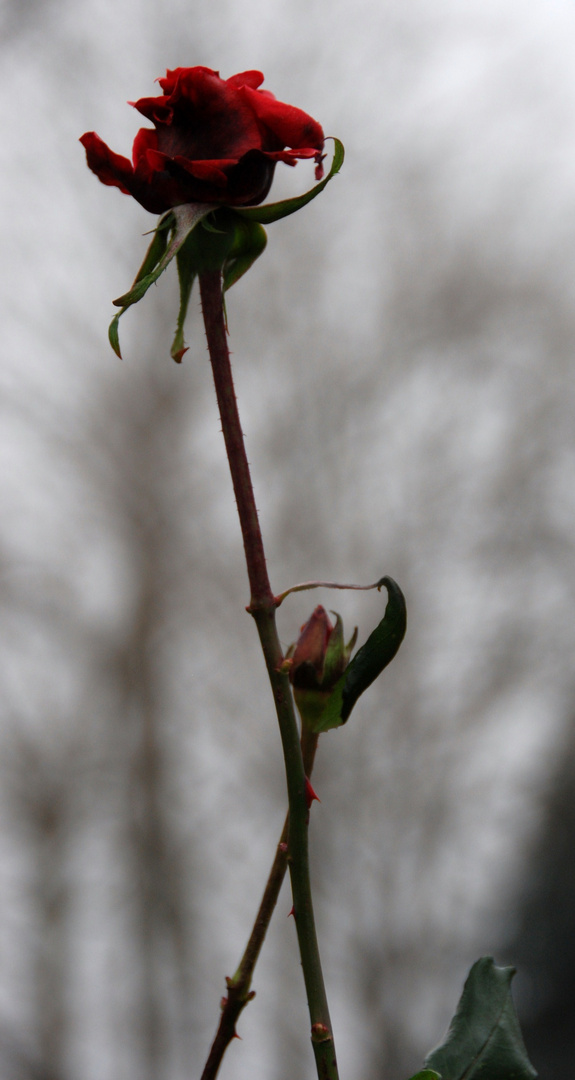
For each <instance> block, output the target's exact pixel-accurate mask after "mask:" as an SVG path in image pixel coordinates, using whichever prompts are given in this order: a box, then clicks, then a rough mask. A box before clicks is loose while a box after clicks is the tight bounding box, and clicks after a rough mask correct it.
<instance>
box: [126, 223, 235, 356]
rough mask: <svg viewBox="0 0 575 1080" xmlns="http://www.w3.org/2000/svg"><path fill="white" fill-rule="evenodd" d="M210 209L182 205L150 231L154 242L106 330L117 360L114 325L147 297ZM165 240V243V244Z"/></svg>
mask: <svg viewBox="0 0 575 1080" xmlns="http://www.w3.org/2000/svg"><path fill="white" fill-rule="evenodd" d="M213 209H214V208H213V205H208V204H206V203H186V204H184V205H183V206H175V207H174V208H173V209H172V210H168V212H167V214H164V216H163V217H162V218H160V221H159V222H158V226H157V228H156V229H155V230H154V238H153V240H152V242H151V244H150V246H149V248H148V250H147V252H146V256H145V259H144V261H143V263H142V265H141V267H140V269H139V270H138V273H137V274H136V278H135V280H134V284H133V285H132V288H131V289H129V291H128V292H127V293H124V295H123V296H119V297H118V299H117V300H114V301H113V303H114V306H115V307H119V308H121V311H119V312H118V314H117V315H115V316H114V318H113V319H112V322H111V323H110V329H109V330H108V337H109V339H110V344H111V346H112V348H113V350H114V352H115V353H116V354H117V356H119V357H120V358H121V356H122V354H121V352H120V342H119V338H118V323H119V320H120V318H121V316H122V315H123V314H124V312H125V311H126V309H127V308H129V307H131V305H132V304H137V303H138V301H139V300H141V299H142V297H143V296H144V295H145V294H146V293H147V291H148V289H149V288H150V286H151V285H153V284H154V282H155V281H157V280H158V278H159V276H160V274H162V273H163V272H164V270H165V269H166V267H167V266H168V264H169V263H170V262H171V261H172V259H173V258H174V255H177V253H178V251H179V250H180V248H181V247H182V245H183V244H184V243H185V241H186V240H187V238H188V236H189V235H190V233H191V232H192V230H193V229H195V227H196V225H197V224H198V222H200V221H201V220H202V218H204V217H205V216H206V214H209V213H211V211H212V210H213ZM168 238H169V243H168Z"/></svg>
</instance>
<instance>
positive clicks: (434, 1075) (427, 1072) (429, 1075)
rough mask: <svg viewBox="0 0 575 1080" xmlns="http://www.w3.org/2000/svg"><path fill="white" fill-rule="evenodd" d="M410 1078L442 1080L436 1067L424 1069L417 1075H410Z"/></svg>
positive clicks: (411, 1079) (412, 1079) (414, 1079)
mask: <svg viewBox="0 0 575 1080" xmlns="http://www.w3.org/2000/svg"><path fill="white" fill-rule="evenodd" d="M409 1080H441V1076H440V1074H439V1073H438V1072H435V1070H434V1069H422V1070H421V1072H418V1073H416V1074H415V1076H410V1078H409Z"/></svg>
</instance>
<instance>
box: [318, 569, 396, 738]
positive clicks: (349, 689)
mask: <svg viewBox="0 0 575 1080" xmlns="http://www.w3.org/2000/svg"><path fill="white" fill-rule="evenodd" d="M382 585H385V588H386V589H387V595H388V600H387V606H386V608H385V615H384V616H383V619H382V620H381V622H380V623H379V625H378V626H376V628H375V630H374V631H373V633H371V634H370V635H369V637H368V639H367V641H366V642H365V645H362V647H361V649H358V651H357V652H356V654H355V656H354V657H353V659H352V660H351V662H350V663H349V665H348V666H347V668H346V669H345V671H344V673H343V675H342V676H341V679H339V680H338V682H336V684H335V686H334V688H333V691H332V693H331V696H330V698H329V701H328V703H327V705H326V707H325V709H324V710H323V712H322V713H321V716H320V717H319V719H318V720H317V721H316V722H315V724H314V726H313V728H312V730H313V731H315V732H322V731H329V730H330V729H331V728H335V727H341V725H342V724H345V722H346V720H347V719H348V718H349V715H350V713H351V710H352V709H353V707H354V705H355V703H356V701H357V699H358V698H359V697H360V696H361V694H363V692H364V690H367V688H368V686H371V684H372V682H373V681H374V680H375V679H377V677H378V675H381V672H382V671H383V670H384V668H386V667H387V665H388V664H390V663H391V661H392V660H393V658H394V656H395V655H396V653H397V650H398V649H399V646H400V645H401V642H402V641H403V638H404V636H405V630H406V626H407V612H406V607H405V597H404V595H403V593H402V591H401V589H400V587H399V585H398V584H397V582H396V581H394V580H393V578H390V577H384V578H382V579H381V581H380V582H379V587H380V588H381V586H382Z"/></svg>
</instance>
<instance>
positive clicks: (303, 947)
mask: <svg viewBox="0 0 575 1080" xmlns="http://www.w3.org/2000/svg"><path fill="white" fill-rule="evenodd" d="M200 293H201V299H202V309H203V315H204V324H205V328H206V337H207V342H208V350H209V354H210V360H211V364H212V371H213V376H214V384H215V389H216V397H217V400H218V407H219V410H220V418H221V422H222V432H223V436H224V441H225V445H226V451H227V455H228V461H229V465H230V471H231V475H232V483H233V487H234V493H235V496H236V502H237V506H238V514H239V518H240V525H241V530H242V538H243V543H244V551H245V556H246V564H247V571H248V578H249V582H250V591H251V598H250V605H249V608H248V610H249V612H250V614H251V615H252V616H253V618H254V621H255V623H256V626H257V630H258V634H259V638H260V643H261V646H262V652H263V654H264V658H265V663H266V668H267V671H268V676H269V679H270V683H271V688H272V693H273V697H274V702H275V707H276V713H277V717H278V723H279V728H280V736H281V741H282V748H283V754H284V762H285V770H286V780H287V790H288V801H289V854H288V861H289V869H290V877H291V885H292V895H293V903H294V916H295V922H296V928H297V935H298V942H299V950H300V956H301V963H302V969H303V975H304V980H305V986H306V991H307V999H308V1007H309V1013H310V1021H311V1038H312V1045H313V1049H314V1054H315V1059H316V1067H317V1073H318V1077H319V1080H338V1071H337V1062H336V1055H335V1045H334V1040H333V1033H332V1029H331V1020H330V1015H329V1008H328V1003H327V996H326V992H325V984H324V980H323V974H322V969H321V960H320V955H319V948H318V943H317V934H316V929H315V919H314V912H313V903H312V896H311V886H310V876H309V856H308V829H307V824H308V811H307V806H306V799H305V773H304V767H303V760H302V754H301V749H300V742H299V734H298V727H297V721H296V717H295V711H294V705H293V699H292V695H291V689H290V685H289V680H288V677H287V675H286V674H285V673H284V672H283V671H282V663H283V660H284V657H283V653H282V649H281V645H280V641H279V636H278V632H277V627H276V621H275V612H276V606H277V604H276V598H275V596H274V594H273V592H272V590H271V586H270V582H269V577H268V572H267V567H266V560H265V554H264V548H263V541H262V535H261V530H260V526H259V521H258V514H257V508H256V503H255V498H254V492H253V485H252V481H251V476H250V469H249V464H248V460H247V455H246V450H245V444H244V437H243V432H242V429H241V424H240V418H239V413H238V407H237V401H236V395H235V390H234V384H233V378H232V369H231V364H230V357H229V350H228V343H227V336H226V325H225V318H224V306H223V293H222V276H221V272H220V271H219V270H218V271H216V270H214V271H206V272H204V273H203V274H201V275H200Z"/></svg>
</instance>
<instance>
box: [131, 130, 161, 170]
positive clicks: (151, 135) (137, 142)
mask: <svg viewBox="0 0 575 1080" xmlns="http://www.w3.org/2000/svg"><path fill="white" fill-rule="evenodd" d="M157 147H158V134H157V132H156V131H155V130H154V128H140V130H139V132H138V134H137V135H136V138H135V139H134V145H133V147H132V161H133V163H134V168H136V166H137V165H138V162H139V161H140V159H141V158H146V157H147V152H148V150H157Z"/></svg>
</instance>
